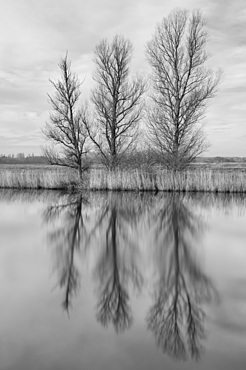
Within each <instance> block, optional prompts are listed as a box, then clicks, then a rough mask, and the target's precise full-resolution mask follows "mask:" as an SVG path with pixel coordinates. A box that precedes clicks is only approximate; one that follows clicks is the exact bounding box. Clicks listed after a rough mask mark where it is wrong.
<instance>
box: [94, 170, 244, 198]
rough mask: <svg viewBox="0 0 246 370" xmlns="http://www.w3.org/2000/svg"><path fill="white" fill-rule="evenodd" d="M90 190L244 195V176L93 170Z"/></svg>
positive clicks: (241, 172) (235, 172)
mask: <svg viewBox="0 0 246 370" xmlns="http://www.w3.org/2000/svg"><path fill="white" fill-rule="evenodd" d="M89 188H90V189H93V190H137V191H185V192H189V191H208V192H230V193H235V192H246V173H245V172H243V171H240V170H235V171H230V172H229V171H225V170H224V171H221V170H219V171H214V170H207V169H206V170H198V169H197V170H188V171H183V172H176V173H175V172H172V171H168V170H159V171H145V170H142V169H135V170H127V171H126V170H125V171H124V170H116V171H113V172H112V171H111V172H110V171H105V170H103V169H101V170H93V171H91V174H90V179H89Z"/></svg>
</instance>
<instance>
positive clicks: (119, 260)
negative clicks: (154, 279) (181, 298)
mask: <svg viewBox="0 0 246 370" xmlns="http://www.w3.org/2000/svg"><path fill="white" fill-rule="evenodd" d="M140 212H141V210H140V208H138V206H137V204H136V202H135V203H134V201H133V202H131V201H130V199H129V198H128V202H127V198H126V197H124V196H120V197H119V196H117V197H115V196H111V197H109V198H107V200H106V202H105V204H104V207H103V209H102V211H101V214H100V216H99V220H100V222H99V223H98V229H97V236H95V237H96V239H97V240H98V243H99V245H100V257H99V260H98V263H97V267H96V277H97V279H98V281H99V289H98V297H99V298H98V303H97V319H98V321H99V322H100V323H101V324H102V325H103V326H106V327H107V326H108V325H109V324H110V323H112V324H113V326H114V328H115V330H116V332H120V331H124V330H125V329H127V328H129V327H130V326H131V324H132V321H133V317H132V312H131V308H130V305H129V292H128V286H129V283H130V282H131V283H132V285H133V287H134V288H135V289H137V290H138V291H140V290H141V288H142V285H143V276H142V274H141V272H140V269H139V268H138V264H137V257H138V253H139V250H138V245H137V242H136V241H134V238H135V233H136V230H135V229H136V227H137V221H138V217H139V213H140Z"/></svg>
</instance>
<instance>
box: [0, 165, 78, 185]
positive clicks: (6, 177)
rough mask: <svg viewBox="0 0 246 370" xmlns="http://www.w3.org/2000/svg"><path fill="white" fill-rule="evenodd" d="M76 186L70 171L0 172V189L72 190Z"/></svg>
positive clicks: (9, 170)
mask: <svg viewBox="0 0 246 370" xmlns="http://www.w3.org/2000/svg"><path fill="white" fill-rule="evenodd" d="M77 186H78V181H77V175H76V174H74V173H73V172H72V171H60V170H53V171H50V170H47V169H40V168H37V169H35V168H26V169H22V170H16V169H14V168H13V169H4V170H1V171H0V188H11V189H72V188H74V187H77Z"/></svg>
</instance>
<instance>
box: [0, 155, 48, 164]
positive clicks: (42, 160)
mask: <svg viewBox="0 0 246 370" xmlns="http://www.w3.org/2000/svg"><path fill="white" fill-rule="evenodd" d="M0 164H44V165H47V164H49V163H48V160H47V158H46V157H44V156H30V157H23V158H13V157H5V156H2V157H0Z"/></svg>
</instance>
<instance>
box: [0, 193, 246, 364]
mask: <svg viewBox="0 0 246 370" xmlns="http://www.w3.org/2000/svg"><path fill="white" fill-rule="evenodd" d="M0 299H1V316H0V369H4V370H5V369H6V370H14V369H18V370H19V369H35V370H39V369H40V370H41V369H42V370H43V369H71V370H73V369H92V370H94V369H95V370H97V369H98V370H99V369H100V370H102V369H107V370H110V369H112V370H121V369H124V370H125V369H141V370H145V369H153V370H154V369H171V370H172V369H216V370H217V369H233V370H237V369H240V370H242V369H246V198H245V199H244V198H243V197H235V196H233V197H232V196H228V195H226V196H225V195H224V196H215V195H195V196H191V195H178V194H158V195H156V196H154V195H147V194H146V195H145V194H144V195H141V194H131V193H126V194H99V193H96V194H90V193H89V194H72V195H67V194H61V193H56V192H54V193H53V192H41V193H40V192H39V193H35V192H15V191H1V192H0Z"/></svg>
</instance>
